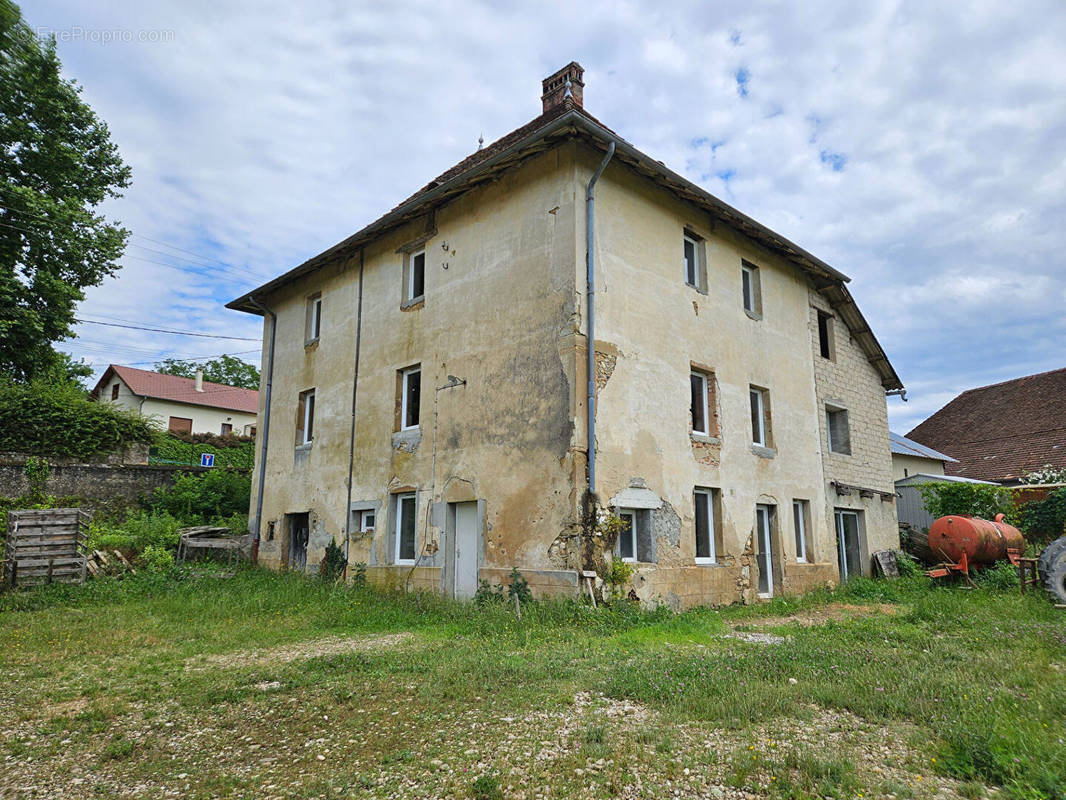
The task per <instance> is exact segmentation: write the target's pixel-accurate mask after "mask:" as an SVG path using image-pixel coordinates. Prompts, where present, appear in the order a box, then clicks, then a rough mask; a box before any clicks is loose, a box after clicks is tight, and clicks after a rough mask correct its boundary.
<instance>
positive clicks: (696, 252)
mask: <svg viewBox="0 0 1066 800" xmlns="http://www.w3.org/2000/svg"><path fill="white" fill-rule="evenodd" d="M686 244H691V245H692V264H689V263H688V262H687V261H686V259H685V245H686ZM681 267H682V269H683V270H684V272H683V274H682V277H683V278H684V280H685V285H686V286H691V287H692V288H693V289H698V288H700V242H699V240H698V239H697V238H696V237H694V236H692V235H691V234H688V233H685V234H683V235H682V240H681ZM690 268H691V272H692V280H691V281H690V280H689V279H688V274H689V271H690Z"/></svg>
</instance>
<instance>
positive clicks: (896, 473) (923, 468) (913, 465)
mask: <svg viewBox="0 0 1066 800" xmlns="http://www.w3.org/2000/svg"><path fill="white" fill-rule="evenodd" d="M943 474H944V462H943V461H940V460H939V459H936V458H922V457H921V456H904V455H899V454H898V453H893V454H892V480H893V481H901V480H903V479H904V478H909V477H910V476H911V475H943Z"/></svg>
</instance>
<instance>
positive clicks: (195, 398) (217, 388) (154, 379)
mask: <svg viewBox="0 0 1066 800" xmlns="http://www.w3.org/2000/svg"><path fill="white" fill-rule="evenodd" d="M112 375H117V376H118V377H119V378H121V379H122V381H123V382H124V383H125V384H126V385H127V386H128V387H129V388H130V391H131V392H133V393H134V394H135V395H139V396H140V397H150V398H152V399H154V400H170V401H172V402H174V403H189V404H190V405H194V406H208V407H210V408H222V409H225V410H226V411H240V412H241V413H244V414H256V413H258V411H259V392H257V391H256V390H255V389H241V388H239V387H237V386H225V385H223V384H221V383H211V382H209V381H204V382H203V389H204V390H203V391H202V392H198V391H196V381H195V380H194V379H193V378H179V377H178V376H177V375H164V374H162V373H161V372H150V371H149V370H146V369H134V368H133V367H123V366H120V365H118V364H111V365H109V366H108V368H107V371H106V372H104V374H103V377H101V378H100V382H99V383H97V384H96V388H95V389H93V397H98V396H99V393H100V389H101V388H102V387H103V386H104V385H106V384H107V383H108V382H109V381H110V379H111V376H112Z"/></svg>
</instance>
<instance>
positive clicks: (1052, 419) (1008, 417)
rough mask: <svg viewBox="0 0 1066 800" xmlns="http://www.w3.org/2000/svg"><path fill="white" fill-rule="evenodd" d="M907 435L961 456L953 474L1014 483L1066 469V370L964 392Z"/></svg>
mask: <svg viewBox="0 0 1066 800" xmlns="http://www.w3.org/2000/svg"><path fill="white" fill-rule="evenodd" d="M907 436H908V437H909V438H911V439H914V440H916V441H918V442H921V443H922V444H924V445H926V446H928V447H935V448H937V449H939V450H947V451H948V452H950V453H951V454H952V455H953V456H955V458H957V459H958V463H956V464H947V465H945V471H946V472H947V473H948V474H950V475H962V476H964V477H967V478H981V479H984V480H990V481H1009V480H1012V479H1015V478H1018V477H1021V476H1023V475H1025V474H1026V473H1029V472H1032V471H1033V470H1037V469H1039V468H1040V467H1042V466H1044V465H1045V464H1051V465H1052V466H1053V467H1058V468H1060V469H1062V468H1066V369H1058V370H1054V371H1052V372H1042V373H1040V374H1039V375H1029V376H1027V377H1024V378H1016V379H1015V380H1012V381H1005V382H1003V383H996V384H993V385H991V386H982V387H981V388H980V389H971V390H969V391H967V392H963V393H962V394H960V395H959V396H958V397H956V398H955V399H954V400H952V401H951V402H950V403H948V404H947V405H946V406H944V407H943V408H942V409H940V410H939V411H937V412H936V413H935V414H933V416H931V417H930V418H929V419H927V420H926V421H925V422H923V423H922V424H921V425H919V426H918V427H917V428H915V429H914V430H912V431H911V432H910V433H908V434H907Z"/></svg>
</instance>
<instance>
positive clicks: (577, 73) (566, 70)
mask: <svg viewBox="0 0 1066 800" xmlns="http://www.w3.org/2000/svg"><path fill="white" fill-rule="evenodd" d="M584 74H585V70H583V69H582V68H581V65H580V64H578V63H577V62H576V61H571V62H570V63H569V64H567V65H566V66H565V67H563V68H562V69H561V70H559V71H558V72H556V73H555V74H554V75H549V76H548V77H547V78H545V79H544V82H543V83H542V84H541V85H542V86H543V87H544V94H542V95H541V96H540V100H541V102H542V103H543V104H544V112H545V113H547V112H548V111H550V110H551V109H553V108H556V107H557V106H561V105H562V104H563V103H565V102H566V101H567V100H573V102H574V104H575V105H577V106H579V107H582V108H583V107H584V106H583V102H582V101H583V100H584V94H585V82H584V81H583V80H581V78H582V76H583V75H584ZM567 83H569V86H568V85H567Z"/></svg>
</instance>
